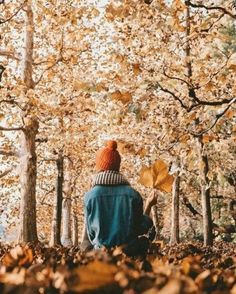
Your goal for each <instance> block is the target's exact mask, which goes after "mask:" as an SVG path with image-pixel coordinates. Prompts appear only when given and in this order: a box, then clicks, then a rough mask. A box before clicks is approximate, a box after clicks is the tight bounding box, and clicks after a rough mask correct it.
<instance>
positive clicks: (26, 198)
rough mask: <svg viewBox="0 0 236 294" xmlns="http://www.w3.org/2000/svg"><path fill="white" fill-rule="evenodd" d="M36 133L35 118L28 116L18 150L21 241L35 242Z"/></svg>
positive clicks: (19, 238) (36, 123) (36, 124)
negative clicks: (19, 149) (19, 150)
mask: <svg viewBox="0 0 236 294" xmlns="http://www.w3.org/2000/svg"><path fill="white" fill-rule="evenodd" d="M37 133H38V121H37V119H33V118H30V119H29V120H28V121H26V122H25V128H24V130H23V133H22V135H21V152H20V168H21V172H20V184H21V207H20V233H19V237H18V240H19V242H22V243H27V242H37V241H38V237H37V227H36V198H35V187H36V175H37V164H36V163H37V159H36V152H35V137H36V135H37Z"/></svg>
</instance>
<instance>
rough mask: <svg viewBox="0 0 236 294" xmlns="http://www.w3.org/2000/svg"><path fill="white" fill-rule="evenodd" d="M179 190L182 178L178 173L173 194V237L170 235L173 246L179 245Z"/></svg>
mask: <svg viewBox="0 0 236 294" xmlns="http://www.w3.org/2000/svg"><path fill="white" fill-rule="evenodd" d="M179 190H180V176H179V171H178V172H177V174H176V178H175V181H174V183H173V192H172V208H171V235H170V244H171V245H174V244H178V243H179Z"/></svg>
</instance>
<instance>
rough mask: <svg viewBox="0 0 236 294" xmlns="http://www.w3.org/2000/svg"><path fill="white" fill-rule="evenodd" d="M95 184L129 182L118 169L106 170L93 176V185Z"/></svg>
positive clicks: (127, 183) (124, 183)
mask: <svg viewBox="0 0 236 294" xmlns="http://www.w3.org/2000/svg"><path fill="white" fill-rule="evenodd" d="M95 185H129V182H128V181H127V180H126V179H125V178H124V176H123V175H122V174H120V173H119V172H118V171H113V170H106V171H102V172H99V173H98V174H96V175H94V176H93V179H92V186H95Z"/></svg>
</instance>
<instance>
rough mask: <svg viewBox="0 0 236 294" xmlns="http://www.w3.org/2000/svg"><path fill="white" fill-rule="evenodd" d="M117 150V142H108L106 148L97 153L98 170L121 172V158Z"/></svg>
mask: <svg viewBox="0 0 236 294" xmlns="http://www.w3.org/2000/svg"><path fill="white" fill-rule="evenodd" d="M116 149H117V143H116V141H108V142H107V143H106V147H104V148H102V149H101V150H99V151H98V152H97V155H96V170H97V171H104V170H114V171H119V169H120V162H121V157H120V154H119V152H118V151H117V150H116Z"/></svg>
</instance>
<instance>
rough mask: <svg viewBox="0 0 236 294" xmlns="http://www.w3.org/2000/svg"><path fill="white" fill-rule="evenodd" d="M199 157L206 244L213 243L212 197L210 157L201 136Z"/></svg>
mask: <svg viewBox="0 0 236 294" xmlns="http://www.w3.org/2000/svg"><path fill="white" fill-rule="evenodd" d="M199 143H200V148H199V151H200V152H199V157H200V158H199V159H200V176H201V201H202V216H203V238H204V245H205V246H208V245H210V246H211V245H212V244H213V233H212V213H211V199H210V181H209V179H208V176H207V174H208V171H209V164H208V157H207V154H205V153H204V149H203V147H204V144H203V143H202V139H201V138H199Z"/></svg>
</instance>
